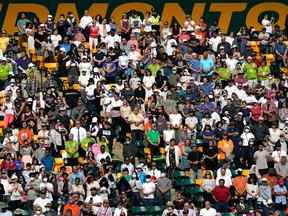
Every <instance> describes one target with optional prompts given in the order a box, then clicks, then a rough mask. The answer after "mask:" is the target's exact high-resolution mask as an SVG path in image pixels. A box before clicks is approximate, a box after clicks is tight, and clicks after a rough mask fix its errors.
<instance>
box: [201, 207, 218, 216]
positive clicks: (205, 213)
mask: <svg viewBox="0 0 288 216" xmlns="http://www.w3.org/2000/svg"><path fill="white" fill-rule="evenodd" d="M216 215H217V212H216V209H214V208H209V209H206V208H203V209H201V210H200V216H216Z"/></svg>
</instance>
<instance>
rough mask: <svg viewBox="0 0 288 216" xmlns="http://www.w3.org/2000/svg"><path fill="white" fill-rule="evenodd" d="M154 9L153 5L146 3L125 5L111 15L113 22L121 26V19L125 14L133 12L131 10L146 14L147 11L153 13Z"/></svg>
mask: <svg viewBox="0 0 288 216" xmlns="http://www.w3.org/2000/svg"><path fill="white" fill-rule="evenodd" d="M152 8H153V6H152V5H150V4H148V3H144V2H142V3H136V2H135V3H134V2H133V3H125V4H122V5H120V6H118V7H117V8H115V9H114V10H113V12H112V14H111V18H113V20H114V21H115V22H116V25H117V26H119V25H120V20H121V17H122V15H123V14H124V13H127V12H128V11H131V10H136V11H139V12H142V13H143V14H145V12H146V11H151V9H152Z"/></svg>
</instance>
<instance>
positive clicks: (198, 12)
mask: <svg viewBox="0 0 288 216" xmlns="http://www.w3.org/2000/svg"><path fill="white" fill-rule="evenodd" d="M205 5H206V4H205V3H195V4H194V5H193V10H192V20H194V21H196V22H198V20H199V18H200V17H202V16H203V15H204V11H205Z"/></svg>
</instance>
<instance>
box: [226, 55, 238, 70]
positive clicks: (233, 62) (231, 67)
mask: <svg viewBox="0 0 288 216" xmlns="http://www.w3.org/2000/svg"><path fill="white" fill-rule="evenodd" d="M225 62H226V65H227V68H228V70H229V71H230V72H232V73H233V72H234V70H235V68H236V64H237V63H238V60H237V59H235V58H227V59H226V60H225Z"/></svg>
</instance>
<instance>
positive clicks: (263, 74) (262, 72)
mask: <svg viewBox="0 0 288 216" xmlns="http://www.w3.org/2000/svg"><path fill="white" fill-rule="evenodd" d="M269 74H270V67H269V66H267V65H266V66H260V67H259V68H258V75H259V78H260V79H261V80H267V79H268V77H269Z"/></svg>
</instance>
